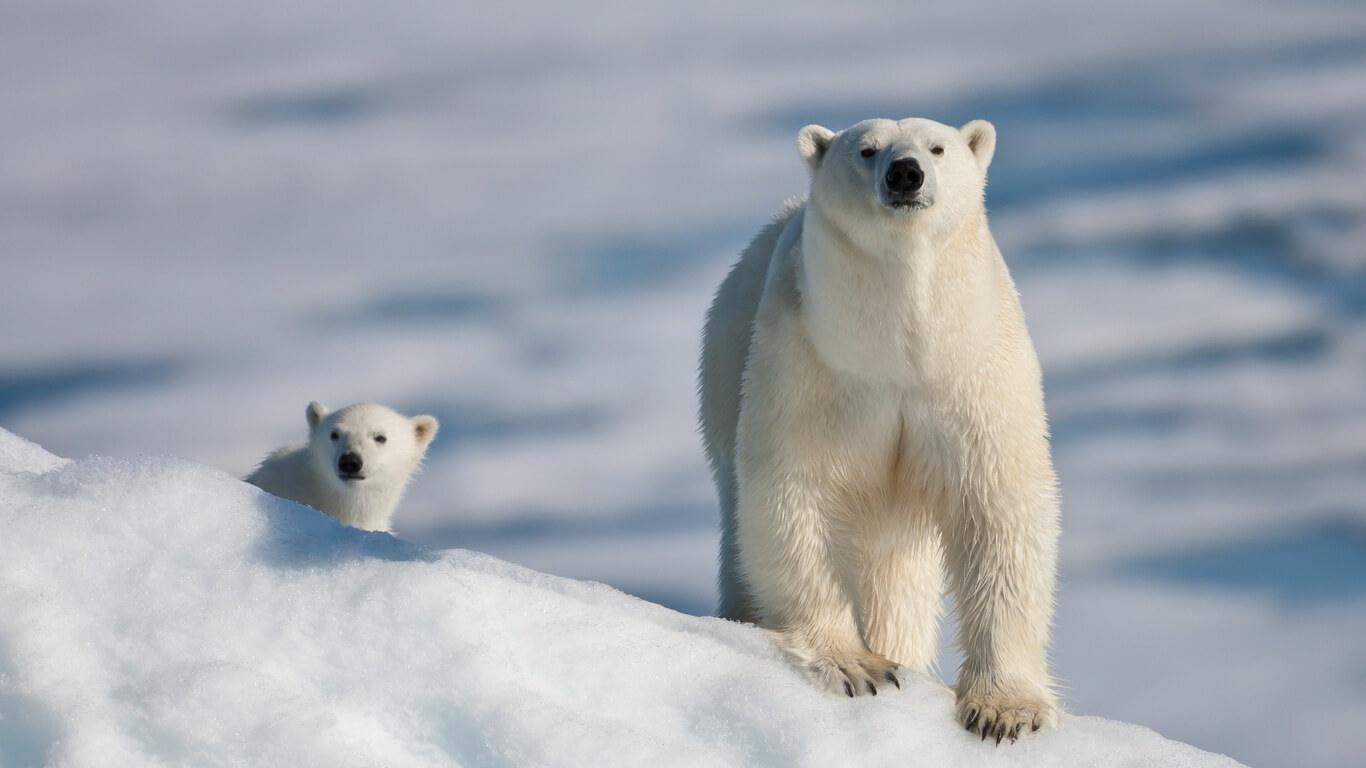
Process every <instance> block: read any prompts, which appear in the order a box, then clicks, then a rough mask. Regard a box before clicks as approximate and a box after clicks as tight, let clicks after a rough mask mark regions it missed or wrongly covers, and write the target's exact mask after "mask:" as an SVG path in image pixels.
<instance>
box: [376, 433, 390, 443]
mask: <svg viewBox="0 0 1366 768" xmlns="http://www.w3.org/2000/svg"><path fill="white" fill-rule="evenodd" d="M388 439H389V438H387V437H385V436H384V435H375V442H377V443H379V444H380V445H383V444H384V443H385V442H386V441H388Z"/></svg>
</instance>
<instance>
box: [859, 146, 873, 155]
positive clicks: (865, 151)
mask: <svg viewBox="0 0 1366 768" xmlns="http://www.w3.org/2000/svg"><path fill="white" fill-rule="evenodd" d="M876 154H877V150H876V149H873V148H872V147H864V148H863V151H862V152H859V156H860V157H872V156H873V155H876Z"/></svg>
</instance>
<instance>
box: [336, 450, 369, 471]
mask: <svg viewBox="0 0 1366 768" xmlns="http://www.w3.org/2000/svg"><path fill="white" fill-rule="evenodd" d="M362 466H364V465H363V463H362V462H361V460H360V455H359V454H356V453H352V452H350V451H347V452H346V453H343V454H342V456H341V458H340V459H338V460H337V469H338V470H340V471H341V473H342V474H343V475H358V474H360V470H361V467H362Z"/></svg>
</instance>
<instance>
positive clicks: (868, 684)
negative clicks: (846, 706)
mask: <svg viewBox="0 0 1366 768" xmlns="http://www.w3.org/2000/svg"><path fill="white" fill-rule="evenodd" d="M863 686H864V687H865V688H867V689H868V692H869V693H871V694H872V695H874V696H876V695H877V686H876V685H873V681H872V680H865V681H863Z"/></svg>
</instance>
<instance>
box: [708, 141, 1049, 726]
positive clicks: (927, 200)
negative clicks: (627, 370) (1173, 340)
mask: <svg viewBox="0 0 1366 768" xmlns="http://www.w3.org/2000/svg"><path fill="white" fill-rule="evenodd" d="M995 146H996V132H995V129H994V128H993V127H992V125H991V124H990V123H987V122H985V121H981V120H977V121H973V122H971V123H968V124H967V125H965V126H963V127H962V128H961V129H955V128H952V127H950V126H946V125H942V124H940V123H936V122H933V121H930V120H922V119H906V120H900V121H891V120H868V121H865V122H862V123H859V124H857V125H855V126H853V127H851V128H849V129H848V130H846V131H843V132H841V133H838V134H836V133H833V132H831V131H829V130H827V129H825V128H822V127H820V126H808V127H807V128H804V129H802V131H801V133H800V135H799V137H798V147H799V149H800V152H801V155H802V157H803V159H804V160H805V161H806V163H807V166H808V170H809V171H810V175H811V191H810V195H809V199H807V200H806V201H804V202H801V201H798V202H794V203H790V204H788V206H787V207H786V208H785V209H784V210H783V211H782V212H781V213H780V214H779V215H778V217H777V218H776V219H775V220H774V222H773V223H771V224H769V225H768V226H767V227H766V228H764V229H763V230H762V231H761V232H760V233H759V234H758V236H757V237H756V238H755V239H754V241H753V242H752V243H750V245H749V247H748V248H747V249H746V250H745V252H744V253H743V254H742V255H741V257H740V260H739V262H738V263H737V264H736V265H735V267H734V268H733V269H732V270H731V272H730V274H729V275H728V276H727V277H726V280H725V282H724V283H722V285H721V287H720V290H719V291H718V292H717V295H716V299H715V301H714V302H713V304H712V307H711V311H710V312H709V313H708V316H707V327H706V332H705V336H704V340H703V351H702V373H701V380H700V390H701V399H702V408H701V416H702V429H703V437H704V440H705V442H706V447H707V453H708V458H709V459H710V461H711V465H712V470H713V475H714V478H715V481H716V485H717V490H718V494H719V496H720V501H721V510H722V523H723V526H722V551H721V577H720V591H721V602H720V614H721V615H722V616H724V617H728V618H733V619H739V620H745V621H753V622H756V623H758V624H759V625H760V626H762V627H765V628H767V629H769V630H771V631H772V632H773V633H774V635H775V636H776V637H777V639H778V642H779V643H780V644H781V645H782V647H783V648H784V649H785V650H786V651H787V652H788V653H789V654H790V655H791V656H792V657H793V658H794V659H795V660H797V662H798V663H799V664H801V665H802V666H803V667H804V668H805V669H807V670H808V672H810V674H811V675H812V676H813V677H815V678H816V680H817V681H818V682H819V683H821V684H822V685H824V686H826V687H828V688H829V689H831V690H833V691H835V692H840V693H848V694H849V695H855V694H863V693H876V691H877V688H878V686H879V685H881V684H884V683H890V682H894V681H895V674H896V669H897V666H898V665H903V666H906V667H909V668H912V669H915V670H918V671H921V672H929V671H930V669H931V666H932V664H933V661H934V658H935V652H936V641H935V637H936V633H937V624H938V618H939V612H940V598H941V592H942V588H943V577H942V575H941V570H942V564H944V563H946V564H947V566H948V577H949V581H950V584H951V585H952V587H953V589H954V593H955V598H956V603H957V608H958V612H959V624H960V629H961V631H960V637H959V645H960V646H961V650H962V653H963V656H964V659H965V660H964V662H963V666H962V668H961V669H960V671H959V679H958V684H957V696H958V706H957V717H958V719H959V721H960V722H961V723H963V724H964V725H965V726H966V727H968V729H969V730H973V731H974V732H978V733H981V734H982V736H983V737H984V738H985V737H986V736H988V735H991V736H995V737H996V738H997V740H998V741H999V740H1000V739H1001V737H1003V736H1004V737H1009V738H1011V739H1013V738H1015V736H1017V735H1018V734H1019V733H1020V732H1022V731H1024V730H1032V729H1036V728H1038V727H1040V726H1042V725H1046V724H1051V723H1053V722H1055V720H1056V713H1057V701H1056V698H1055V696H1054V694H1053V692H1052V679H1051V676H1050V673H1049V669H1048V662H1047V646H1048V635H1049V624H1050V621H1051V615H1052V601H1053V588H1054V573H1055V561H1056V556H1057V538H1058V494H1057V483H1056V480H1055V476H1054V473H1053V465H1052V459H1051V456H1050V451H1049V445H1048V427H1047V422H1046V419H1045V416H1044V407H1043V391H1042V385H1041V379H1040V372H1039V365H1038V360H1037V357H1036V355H1035V353H1034V348H1033V345H1032V343H1031V342H1030V339H1029V335H1028V333H1027V331H1026V330H1025V323H1024V316H1023V312H1022V311H1021V308H1020V303H1019V299H1018V296H1017V295H1016V291H1015V286H1014V284H1013V282H1012V281H1011V279H1010V275H1009V273H1008V272H1007V270H1006V265H1005V262H1004V260H1003V259H1002V258H1001V254H1000V251H999V250H998V249H997V247H996V243H995V241H994V239H993V238H992V236H991V232H990V230H989V229H988V226H987V218H986V210H985V207H984V204H983V190H984V188H985V184H986V169H987V166H988V165H989V164H990V162H991V158H992V155H993V153H994V151H995ZM936 148H939V149H941V150H942V152H940V153H936V152H935V151H934V150H935V149H936ZM865 149H868V150H872V152H871V156H870V157H864V156H863V154H862V153H863V150H865ZM904 158H915V159H916V160H917V161H918V163H919V164H920V167H921V169H922V170H923V173H924V183H923V186H922V187H921V188H920V190H919V191H918V192H917V193H916V196H915V199H914V200H913V201H911V203H909V204H906V205H903V206H902V207H899V208H898V207H893V205H892V201H893V199H894V197H895V195H894V194H893V193H892V192H891V191H889V185H888V182H887V181H886V179H887V173H888V169H889V168H890V167H891V163H892V162H894V161H896V160H898V159H904ZM902 202H903V203H904V202H906V201H904V200H903V201H902Z"/></svg>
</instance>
